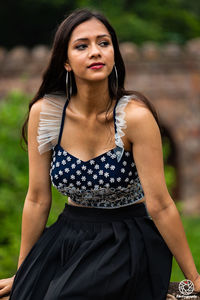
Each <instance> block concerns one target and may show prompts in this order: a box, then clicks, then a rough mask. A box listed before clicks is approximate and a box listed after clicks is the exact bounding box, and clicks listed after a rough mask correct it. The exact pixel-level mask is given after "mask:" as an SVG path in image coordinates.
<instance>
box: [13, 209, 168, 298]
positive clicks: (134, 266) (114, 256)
mask: <svg viewBox="0 0 200 300" xmlns="http://www.w3.org/2000/svg"><path fill="white" fill-rule="evenodd" d="M172 258H173V256H172V253H171V252H170V250H169V248H168V247H167V244H166V243H165V241H164V239H163V238H162V236H161V234H160V232H159V231H158V229H157V227H156V226H155V224H154V222H153V220H152V219H151V218H150V216H149V214H148V212H147V209H146V206H145V204H144V203H136V204H133V205H130V206H125V207H121V208H114V209H106V208H101V209H100V208H87V207H78V206H72V205H67V204H65V208H64V210H63V211H62V213H61V214H60V215H59V216H58V219H57V221H56V222H55V223H53V224H52V225H51V226H49V227H46V228H45V230H44V231H43V233H42V235H41V237H40V238H39V240H38V241H37V242H36V243H35V244H34V246H33V247H32V249H31V250H30V252H29V254H28V255H27V257H26V258H25V260H24V262H23V263H22V264H21V266H20V268H19V269H18V271H17V273H16V276H15V280H14V283H13V287H12V290H11V294H10V298H9V299H10V300H58V299H59V300H64V299H65V300H94V299H95V300H112V299H115V300H165V299H166V294H167V291H168V287H169V282H170V276H171V268H172Z"/></svg>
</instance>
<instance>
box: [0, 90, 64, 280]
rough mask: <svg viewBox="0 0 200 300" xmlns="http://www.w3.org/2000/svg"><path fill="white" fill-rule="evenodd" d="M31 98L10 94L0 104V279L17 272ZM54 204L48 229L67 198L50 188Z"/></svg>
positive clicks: (18, 93) (25, 187)
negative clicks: (24, 132)
mask: <svg viewBox="0 0 200 300" xmlns="http://www.w3.org/2000/svg"><path fill="white" fill-rule="evenodd" d="M29 101H30V96H28V95H25V94H22V93H20V92H12V93H11V94H9V95H8V96H7V97H6V98H5V99H4V100H2V101H1V102H0V124H1V126H0V228H1V231H0V261H1V264H0V265H1V268H0V278H3V277H6V276H10V275H11V274H13V273H14V272H15V271H16V267H17V261H18V255H19V247H20V232H21V216H22V209H23V204H24V200H25V197H26V193H27V190H28V154H27V152H25V151H24V150H23V149H22V148H21V147H20V134H21V132H20V131H21V126H22V124H23V122H24V120H25V114H26V112H27V109H28V102H29ZM52 193H53V201H52V202H53V203H52V209H51V212H50V215H49V219H48V223H47V225H50V224H52V223H53V222H54V221H55V220H56V218H57V216H58V214H59V212H61V210H62V209H63V207H64V202H66V197H65V198H64V197H63V196H62V195H60V194H59V193H58V192H57V190H55V188H53V187H52Z"/></svg>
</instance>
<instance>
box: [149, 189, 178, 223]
mask: <svg viewBox="0 0 200 300" xmlns="http://www.w3.org/2000/svg"><path fill="white" fill-rule="evenodd" d="M146 198H147V199H146V206H147V210H148V212H149V214H150V216H151V217H152V218H155V217H157V216H158V215H159V214H160V213H161V212H163V211H164V210H166V209H168V208H169V207H171V206H172V205H175V204H174V201H173V199H172V198H171V196H170V195H169V194H167V195H162V196H155V197H151V198H148V197H146Z"/></svg>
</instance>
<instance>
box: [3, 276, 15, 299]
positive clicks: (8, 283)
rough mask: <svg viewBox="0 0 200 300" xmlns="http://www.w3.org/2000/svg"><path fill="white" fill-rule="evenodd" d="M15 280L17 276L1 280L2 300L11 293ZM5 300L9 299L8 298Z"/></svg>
mask: <svg viewBox="0 0 200 300" xmlns="http://www.w3.org/2000/svg"><path fill="white" fill-rule="evenodd" d="M14 278H15V275H14V276H13V277H10V278H6V279H1V280H0V298H1V297H3V296H7V295H8V294H9V293H10V291H11V288H12V285H13V281H14ZM3 299H7V297H6V298H3Z"/></svg>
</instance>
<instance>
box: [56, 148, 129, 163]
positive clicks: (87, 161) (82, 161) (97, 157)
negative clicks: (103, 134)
mask: <svg viewBox="0 0 200 300" xmlns="http://www.w3.org/2000/svg"><path fill="white" fill-rule="evenodd" d="M56 147H60V148H61V149H62V151H65V152H66V153H67V154H68V155H69V156H71V157H73V158H75V159H77V160H80V161H81V163H89V162H90V161H91V160H96V159H99V158H100V157H101V156H104V155H106V154H107V153H108V152H112V151H114V150H115V149H117V148H118V146H116V147H114V148H112V149H110V150H108V151H106V152H104V153H102V154H100V155H98V156H96V157H94V158H91V159H88V160H86V161H84V160H82V159H80V158H78V157H76V156H74V155H73V154H71V153H69V152H68V151H66V150H65V149H64V148H63V147H62V146H61V145H60V144H57V145H56V146H55V147H54V148H56ZM125 152H128V153H132V151H129V150H125V149H124V153H125Z"/></svg>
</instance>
